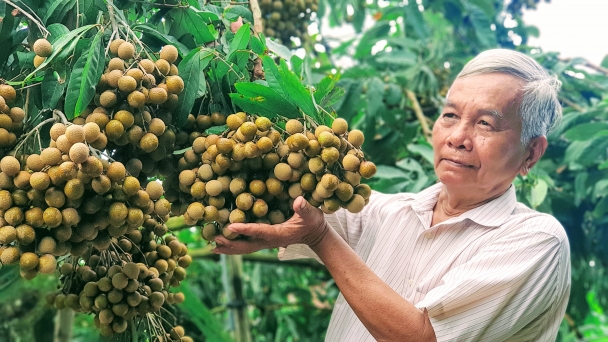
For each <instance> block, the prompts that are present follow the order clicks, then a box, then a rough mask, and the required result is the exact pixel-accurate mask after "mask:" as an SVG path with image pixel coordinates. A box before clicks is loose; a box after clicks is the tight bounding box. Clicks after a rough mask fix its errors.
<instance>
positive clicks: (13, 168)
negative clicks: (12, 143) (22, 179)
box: [0, 156, 21, 177]
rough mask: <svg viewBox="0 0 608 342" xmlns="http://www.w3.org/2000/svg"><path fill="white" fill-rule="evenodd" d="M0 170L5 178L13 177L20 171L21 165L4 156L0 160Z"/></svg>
mask: <svg viewBox="0 0 608 342" xmlns="http://www.w3.org/2000/svg"><path fill="white" fill-rule="evenodd" d="M0 169H1V170H2V172H4V173H5V174H6V175H7V176H9V177H12V176H15V175H17V174H18V173H19V171H21V164H20V163H19V160H17V158H15V157H12V156H5V157H4V158H2V160H0Z"/></svg>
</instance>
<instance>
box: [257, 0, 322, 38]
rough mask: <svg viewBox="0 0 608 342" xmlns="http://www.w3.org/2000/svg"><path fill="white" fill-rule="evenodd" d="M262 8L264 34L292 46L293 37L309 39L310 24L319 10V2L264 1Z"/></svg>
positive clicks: (306, 0) (316, 0) (310, 0)
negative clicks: (312, 15)
mask: <svg viewBox="0 0 608 342" xmlns="http://www.w3.org/2000/svg"><path fill="white" fill-rule="evenodd" d="M260 8H261V10H262V22H263V25H264V34H265V35H266V36H267V37H273V38H278V39H279V41H280V42H282V43H283V44H287V45H290V44H291V42H292V41H291V37H297V38H299V39H300V40H301V41H304V40H305V39H308V24H309V22H310V19H311V18H310V17H311V14H312V13H313V12H316V11H317V9H318V0H262V1H261V2H260ZM301 44H303V42H302V43H301Z"/></svg>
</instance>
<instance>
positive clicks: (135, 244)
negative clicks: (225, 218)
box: [47, 228, 192, 337]
mask: <svg viewBox="0 0 608 342" xmlns="http://www.w3.org/2000/svg"><path fill="white" fill-rule="evenodd" d="M112 244H113V245H114V246H115V248H113V250H97V249H93V250H92V253H91V254H90V255H88V256H86V257H82V258H77V257H72V258H71V259H70V260H68V261H66V262H64V263H62V265H61V266H60V272H61V281H62V283H63V288H62V290H60V291H59V292H57V293H54V294H50V295H49V296H48V297H47V301H48V302H49V304H50V305H54V306H55V307H56V308H58V309H62V308H64V307H68V308H71V309H73V310H75V311H78V312H85V313H92V314H94V315H95V318H94V322H95V325H96V326H97V328H98V329H100V331H101V334H102V335H104V336H112V335H114V334H120V333H123V332H124V331H126V330H127V328H128V325H129V322H130V321H131V320H133V319H134V320H135V321H134V322H136V324H137V322H138V321H139V320H141V319H143V318H144V317H146V316H147V315H148V314H151V313H159V311H160V309H161V307H162V306H163V305H165V304H179V303H181V302H183V301H184V295H183V293H170V292H169V289H170V287H171V286H178V285H179V282H180V281H181V280H183V279H184V277H185V276H186V271H185V268H187V267H188V266H189V265H190V263H191V262H192V258H191V257H190V256H189V255H187V254H186V253H187V248H186V246H185V245H184V244H182V243H180V242H179V241H177V240H176V239H175V237H174V236H167V237H166V238H165V239H160V238H158V237H157V236H156V235H154V233H152V232H151V231H148V230H147V229H145V228H142V229H141V230H134V231H132V232H129V233H127V234H126V235H124V236H121V237H113V238H112ZM119 251H120V253H118V252H119ZM144 251H145V252H144ZM131 252H133V254H131ZM178 330H179V329H178ZM181 332H182V333H181V336H182V337H183V336H184V334H183V328H182V330H181Z"/></svg>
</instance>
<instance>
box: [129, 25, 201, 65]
mask: <svg viewBox="0 0 608 342" xmlns="http://www.w3.org/2000/svg"><path fill="white" fill-rule="evenodd" d="M131 29H132V30H133V31H135V32H141V33H143V34H144V35H148V36H152V37H154V38H156V39H158V40H160V41H162V42H163V43H164V44H170V45H173V46H175V47H176V48H177V51H178V52H179V55H180V56H182V57H184V56H186V55H188V54H189V53H190V49H189V48H188V47H187V46H186V45H184V44H182V43H180V42H179V41H178V40H177V39H175V37H173V36H171V35H168V34H164V33H160V32H159V31H158V30H157V29H155V28H154V27H152V26H150V25H149V24H137V25H135V26H133V27H131Z"/></svg>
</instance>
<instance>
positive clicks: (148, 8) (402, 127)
mask: <svg viewBox="0 0 608 342" xmlns="http://www.w3.org/2000/svg"><path fill="white" fill-rule="evenodd" d="M287 1H288V0H285V2H286V3H287ZM537 2H538V0H529V1H523V0H513V1H510V2H508V1H503V0H422V1H413V0H409V1H405V2H396V1H361V0H336V1H330V0H320V1H319V2H318V11H317V15H316V17H315V16H313V17H314V18H316V20H317V21H318V22H319V23H320V22H321V18H323V20H326V23H328V25H329V26H341V25H351V26H352V27H354V28H355V30H356V32H358V34H357V36H356V38H354V39H351V40H347V41H342V40H335V39H334V40H329V39H326V38H324V37H323V29H325V28H326V27H327V25H320V27H321V32H320V33H319V34H316V35H312V36H311V37H310V39H309V40H304V41H303V42H302V44H301V47H300V48H299V49H297V50H292V52H289V51H288V50H286V49H282V48H280V47H277V46H274V45H272V43H267V44H269V47H270V49H271V50H272V51H274V52H275V53H277V52H278V53H279V54H281V55H282V56H287V57H290V56H291V54H292V53H295V54H296V55H297V56H299V57H300V58H301V59H300V60H301V61H302V63H303V64H302V66H301V67H302V70H303V71H304V72H303V73H302V79H303V82H304V83H305V84H309V85H316V84H318V83H319V82H320V81H321V80H322V79H323V78H324V77H325V76H327V75H328V74H335V75H337V74H338V73H339V74H340V80H339V82H338V84H337V85H338V87H340V88H342V89H343V92H344V93H343V96H342V97H341V99H340V100H339V101H338V102H337V103H335V104H334V106H333V108H334V110H335V111H336V112H337V115H338V116H340V117H343V118H346V119H347V120H348V121H349V122H350V124H351V126H352V127H355V128H359V129H361V130H363V131H364V133H365V135H366V137H367V140H366V142H365V145H364V150H365V151H366V153H367V154H368V156H369V158H371V160H373V161H374V162H375V163H377V164H378V165H379V167H378V173H377V175H376V176H375V177H374V178H373V179H371V180H370V182H369V184H370V185H371V186H372V187H373V188H374V189H376V190H379V191H383V192H398V191H410V192H417V191H419V190H421V189H423V188H424V187H426V186H428V185H430V184H432V183H433V182H434V181H435V177H434V173H433V170H432V150H431V147H430V145H429V144H428V141H427V139H428V136H429V129H430V127H432V123H433V120H434V119H435V118H436V117H437V115H438V113H439V110H440V108H441V103H442V98H443V96H444V95H445V94H446V91H447V89H448V87H449V85H450V83H451V82H452V81H453V79H454V77H455V76H456V74H457V73H458V71H459V70H460V69H461V67H462V66H463V65H464V64H465V63H466V62H467V61H468V60H469V59H470V58H472V57H473V56H474V55H476V54H477V53H479V52H481V51H483V50H485V49H488V48H494V47H503V48H509V49H517V50H519V51H522V52H525V53H528V54H530V55H531V56H532V57H533V58H535V59H537V60H538V61H539V62H540V63H541V64H542V65H543V66H544V67H546V68H547V69H548V70H549V71H550V72H551V73H553V74H554V75H556V76H557V77H558V78H559V79H560V81H562V83H563V86H562V92H561V93H560V100H561V101H562V105H563V107H564V117H563V120H562V121H561V123H560V124H559V126H558V127H556V129H555V130H554V131H553V132H552V133H551V134H550V136H549V142H550V144H549V149H548V150H547V153H546V154H545V156H544V157H543V159H542V161H541V162H540V163H539V164H538V165H537V166H536V167H535V168H534V169H533V170H532V172H531V174H530V175H529V176H527V177H520V178H518V179H516V182H515V184H516V186H517V190H518V196H519V200H520V201H522V202H524V203H526V204H527V205H529V206H530V207H533V208H536V209H537V210H539V211H543V212H547V213H550V214H552V215H554V216H555V217H556V218H558V220H559V221H560V222H561V223H562V224H563V225H564V227H565V228H566V230H567V232H568V236H569V239H570V244H571V250H572V293H571V298H570V304H569V306H568V311H567V315H566V317H565V319H564V322H563V324H562V328H561V330H560V335H559V337H558V340H559V341H604V340H606V341H608V337H607V336H608V322H607V317H606V315H605V313H604V311H603V308H605V307H606V306H607V305H608V296H606V295H605V293H607V291H606V288H607V287H608V284H607V283H606V281H604V279H605V274H604V273H605V270H606V266H607V262H608V253H607V252H608V250H607V248H608V244H606V243H605V241H606V238H607V236H606V234H607V232H608V229H607V228H608V215H606V214H607V213H608V173H607V172H606V168H608V157H607V150H608V98H607V96H606V95H607V94H608V59H606V60H605V61H604V63H602V65H592V64H590V63H589V62H588V61H586V60H584V59H581V58H575V59H569V60H566V59H562V58H560V56H559V52H547V51H542V50H541V49H539V48H537V47H532V46H528V45H527V39H528V37H529V36H532V35H538V34H539V32H538V29H536V28H535V27H529V26H526V25H525V23H524V22H523V20H522V10H523V9H525V8H534V7H535V5H536V3H537ZM110 3H111V1H110ZM11 4H13V5H16V6H20V7H23V8H28V7H29V8H30V9H36V10H35V13H36V14H37V15H38V16H39V17H40V21H41V23H42V24H43V25H45V26H46V27H49V26H50V25H52V24H57V23H62V24H64V25H66V27H67V28H68V29H69V30H74V29H76V28H77V27H82V26H83V25H86V24H94V23H97V22H98V21H99V20H101V21H103V20H104V19H103V18H105V17H107V16H108V6H107V5H108V3H107V2H104V1H102V0H69V1H64V0H55V1H50V0H49V1H42V0H19V1H15V2H14V3H11V2H9V1H4V2H2V3H0V16H1V17H3V20H2V27H1V29H0V44H1V46H4V47H10V48H3V49H1V50H0V66H1V74H2V76H3V78H5V79H9V80H10V79H11V78H12V77H16V76H18V75H23V74H27V73H28V72H29V71H32V68H31V67H29V65H31V61H32V58H33V53H32V52H29V49H28V47H27V45H28V44H30V43H31V42H32V41H33V39H34V38H35V37H36V36H37V35H39V31H37V30H36V29H33V28H35V25H33V23H32V21H28V20H27V18H24V17H23V16H20V15H19V13H15V11H14V8H15V7H14V6H12V5H11ZM114 4H115V6H116V8H117V10H118V11H119V12H120V13H121V14H122V15H123V16H124V18H125V20H126V21H127V22H128V23H129V24H130V25H131V28H132V29H133V31H134V32H137V34H138V35H140V37H141V38H142V41H144V42H145V43H146V44H147V45H148V46H149V47H150V48H151V49H154V50H156V51H158V49H159V48H160V47H161V46H162V45H164V44H167V43H171V44H174V45H176V46H177V47H178V48H179V49H180V53H181V54H182V57H184V56H186V55H187V54H188V53H189V52H190V51H192V50H193V49H195V48H196V47H198V46H201V45H206V46H213V45H214V44H225V43H226V41H221V39H225V40H229V39H232V38H233V36H232V35H231V33H230V32H224V31H221V30H226V26H225V24H226V22H231V21H235V20H236V19H237V18H238V17H239V16H242V17H243V18H245V22H251V21H252V19H251V18H252V17H251V13H250V12H249V11H248V10H246V9H245V8H246V7H245V8H242V7H240V6H238V5H229V4H228V3H225V2H222V1H220V2H213V3H209V4H207V3H205V1H203V0H200V1H197V0H188V1H185V0H184V1H181V2H176V1H149V0H142V1H127V0H124V1H123V0H116V1H114ZM245 5H247V3H245ZM15 15H17V16H15ZM507 15H510V16H511V17H512V18H513V19H514V20H516V21H517V23H518V25H517V27H515V28H506V27H505V26H504V22H505V18H506V16H507ZM213 16H215V17H218V18H220V19H221V20H223V21H224V23H223V24H222V23H219V22H214V20H213V19H210V21H209V20H208V19H209V18H210V17H213ZM218 29H219V30H220V31H219V32H218ZM218 37H221V38H220V41H219V42H216V41H215V39H217V38H218ZM517 37H520V38H521V43H520V44H518V45H516V44H515V43H516V42H519V39H518V38H517ZM81 45H83V46H77V47H76V50H74V51H75V52H74V55H77V53H78V49H79V48H80V49H81V51H82V49H85V48H87V47H86V44H81ZM290 47H292V46H290ZM293 47H295V45H294V46H293ZM225 53H228V51H226V52H225ZM343 58H348V59H351V60H352V62H353V63H352V64H353V66H351V67H349V68H344V69H341V68H340V65H338V64H337V61H338V60H343ZM288 59H289V58H288ZM214 61H215V62H217V64H213V63H211V66H210V68H211V69H209V70H212V71H211V72H209V73H208V74H207V75H206V76H207V77H208V78H207V79H208V80H211V81H210V82H209V83H208V85H209V87H210V88H209V93H211V94H221V93H222V92H226V91H235V89H234V88H231V84H233V83H234V82H236V81H237V79H229V80H228V82H227V84H226V83H222V77H221V75H220V74H219V72H218V73H215V72H214V71H213V70H216V69H217V68H218V65H220V64H221V60H220V59H214ZM292 61H293V60H292ZM296 61H297V59H296ZM28 63H29V64H28ZM235 64H236V62H235ZM26 65H28V66H27V67H26ZM28 68H29V69H28ZM218 75H219V76H218ZM214 77H216V78H217V79H214ZM237 78H238V77H237ZM187 85H188V84H187ZM214 87H217V88H214ZM222 87H223V88H222ZM199 90H200V87H199ZM206 90H207V88H205V91H206ZM31 91H32V92H40V91H41V87H32V88H31ZM203 93H204V92H203ZM217 96H221V95H217ZM38 98H41V97H40V96H39V97H38ZM205 101H206V100H205V98H204V97H203V98H199V99H198V100H197V102H196V104H197V105H198V108H199V111H200V113H208V112H210V111H213V110H224V111H226V112H229V111H230V110H231V108H230V107H231V106H230V105H225V106H218V107H213V104H211V103H209V102H205ZM225 101H226V102H227V103H228V102H230V100H229V98H228V97H226V98H225ZM29 106H30V107H29V108H28V110H30V111H33V112H37V111H39V110H40V109H42V108H43V106H44V103H42V102H38V103H37V102H36V101H32V102H31V103H29ZM176 234H178V236H179V238H180V240H181V241H183V242H187V243H188V244H189V247H190V249H191V254H192V255H193V256H194V257H195V259H196V262H195V263H193V265H192V266H191V267H190V269H189V270H188V271H189V275H188V279H187V281H185V282H184V284H183V285H182V288H181V290H182V291H184V292H185V293H186V295H187V300H186V302H185V303H184V304H183V305H181V306H180V307H179V308H178V310H177V311H176V316H177V317H178V319H179V320H180V321H181V322H182V324H183V325H184V326H185V327H186V329H187V331H188V333H189V335H191V336H193V337H194V338H195V340H197V341H232V340H252V341H321V340H323V336H324V331H325V329H326V327H327V324H328V322H329V317H330V314H331V308H332V305H333V303H334V301H335V298H336V296H337V293H338V290H337V288H336V287H335V285H334V284H333V282H332V280H331V277H330V276H329V274H328V273H327V272H326V271H325V270H324V269H323V267H322V266H320V265H318V264H315V263H309V262H307V261H302V262H294V263H277V262H276V255H275V252H274V251H263V252H259V253H256V254H253V255H249V256H244V257H243V261H242V264H238V265H236V267H234V265H232V267H231V266H230V263H231V262H234V261H231V260H228V259H227V258H224V257H222V258H217V257H214V256H212V255H211V253H210V247H209V246H208V245H207V244H206V243H205V242H204V241H203V240H202V239H201V238H200V235H199V233H198V231H197V230H196V229H182V230H176ZM237 262H238V261H237ZM230 269H233V270H234V269H236V270H240V269H242V272H236V273H234V272H229V270H230ZM56 284H57V283H56V279H54V278H52V277H50V278H49V277H47V278H43V277H38V278H36V279H35V280H34V281H32V282H26V281H23V280H22V279H20V278H19V277H18V276H16V273H15V269H11V268H8V267H5V268H4V269H2V270H0V317H2V318H3V319H2V322H1V323H0V336H3V337H6V338H7V340H8V341H50V339H49V338H50V335H49V334H40V333H39V332H44V331H50V329H52V324H53V323H52V322H53V319H55V320H56V318H54V317H56V313H55V312H54V311H53V310H52V309H50V308H49V307H46V306H45V305H44V300H43V298H44V295H45V293H46V292H49V291H51V290H52V289H54V288H55V286H56ZM235 289H236V291H237V292H238V296H236V294H235ZM239 310H244V312H246V317H247V320H248V322H247V324H248V326H249V329H248V331H249V333H248V334H245V336H243V335H240V334H238V332H236V326H237V325H238V324H239V322H236V321H235V317H236V315H235V313H236V312H238V311H239ZM31 327H34V329H31ZM73 340H74V341H85V340H87V341H97V340H100V338H99V337H98V334H97V332H96V331H95V330H94V327H93V323H92V319H91V317H89V316H84V315H77V316H76V319H75V321H74V324H73Z"/></svg>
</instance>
